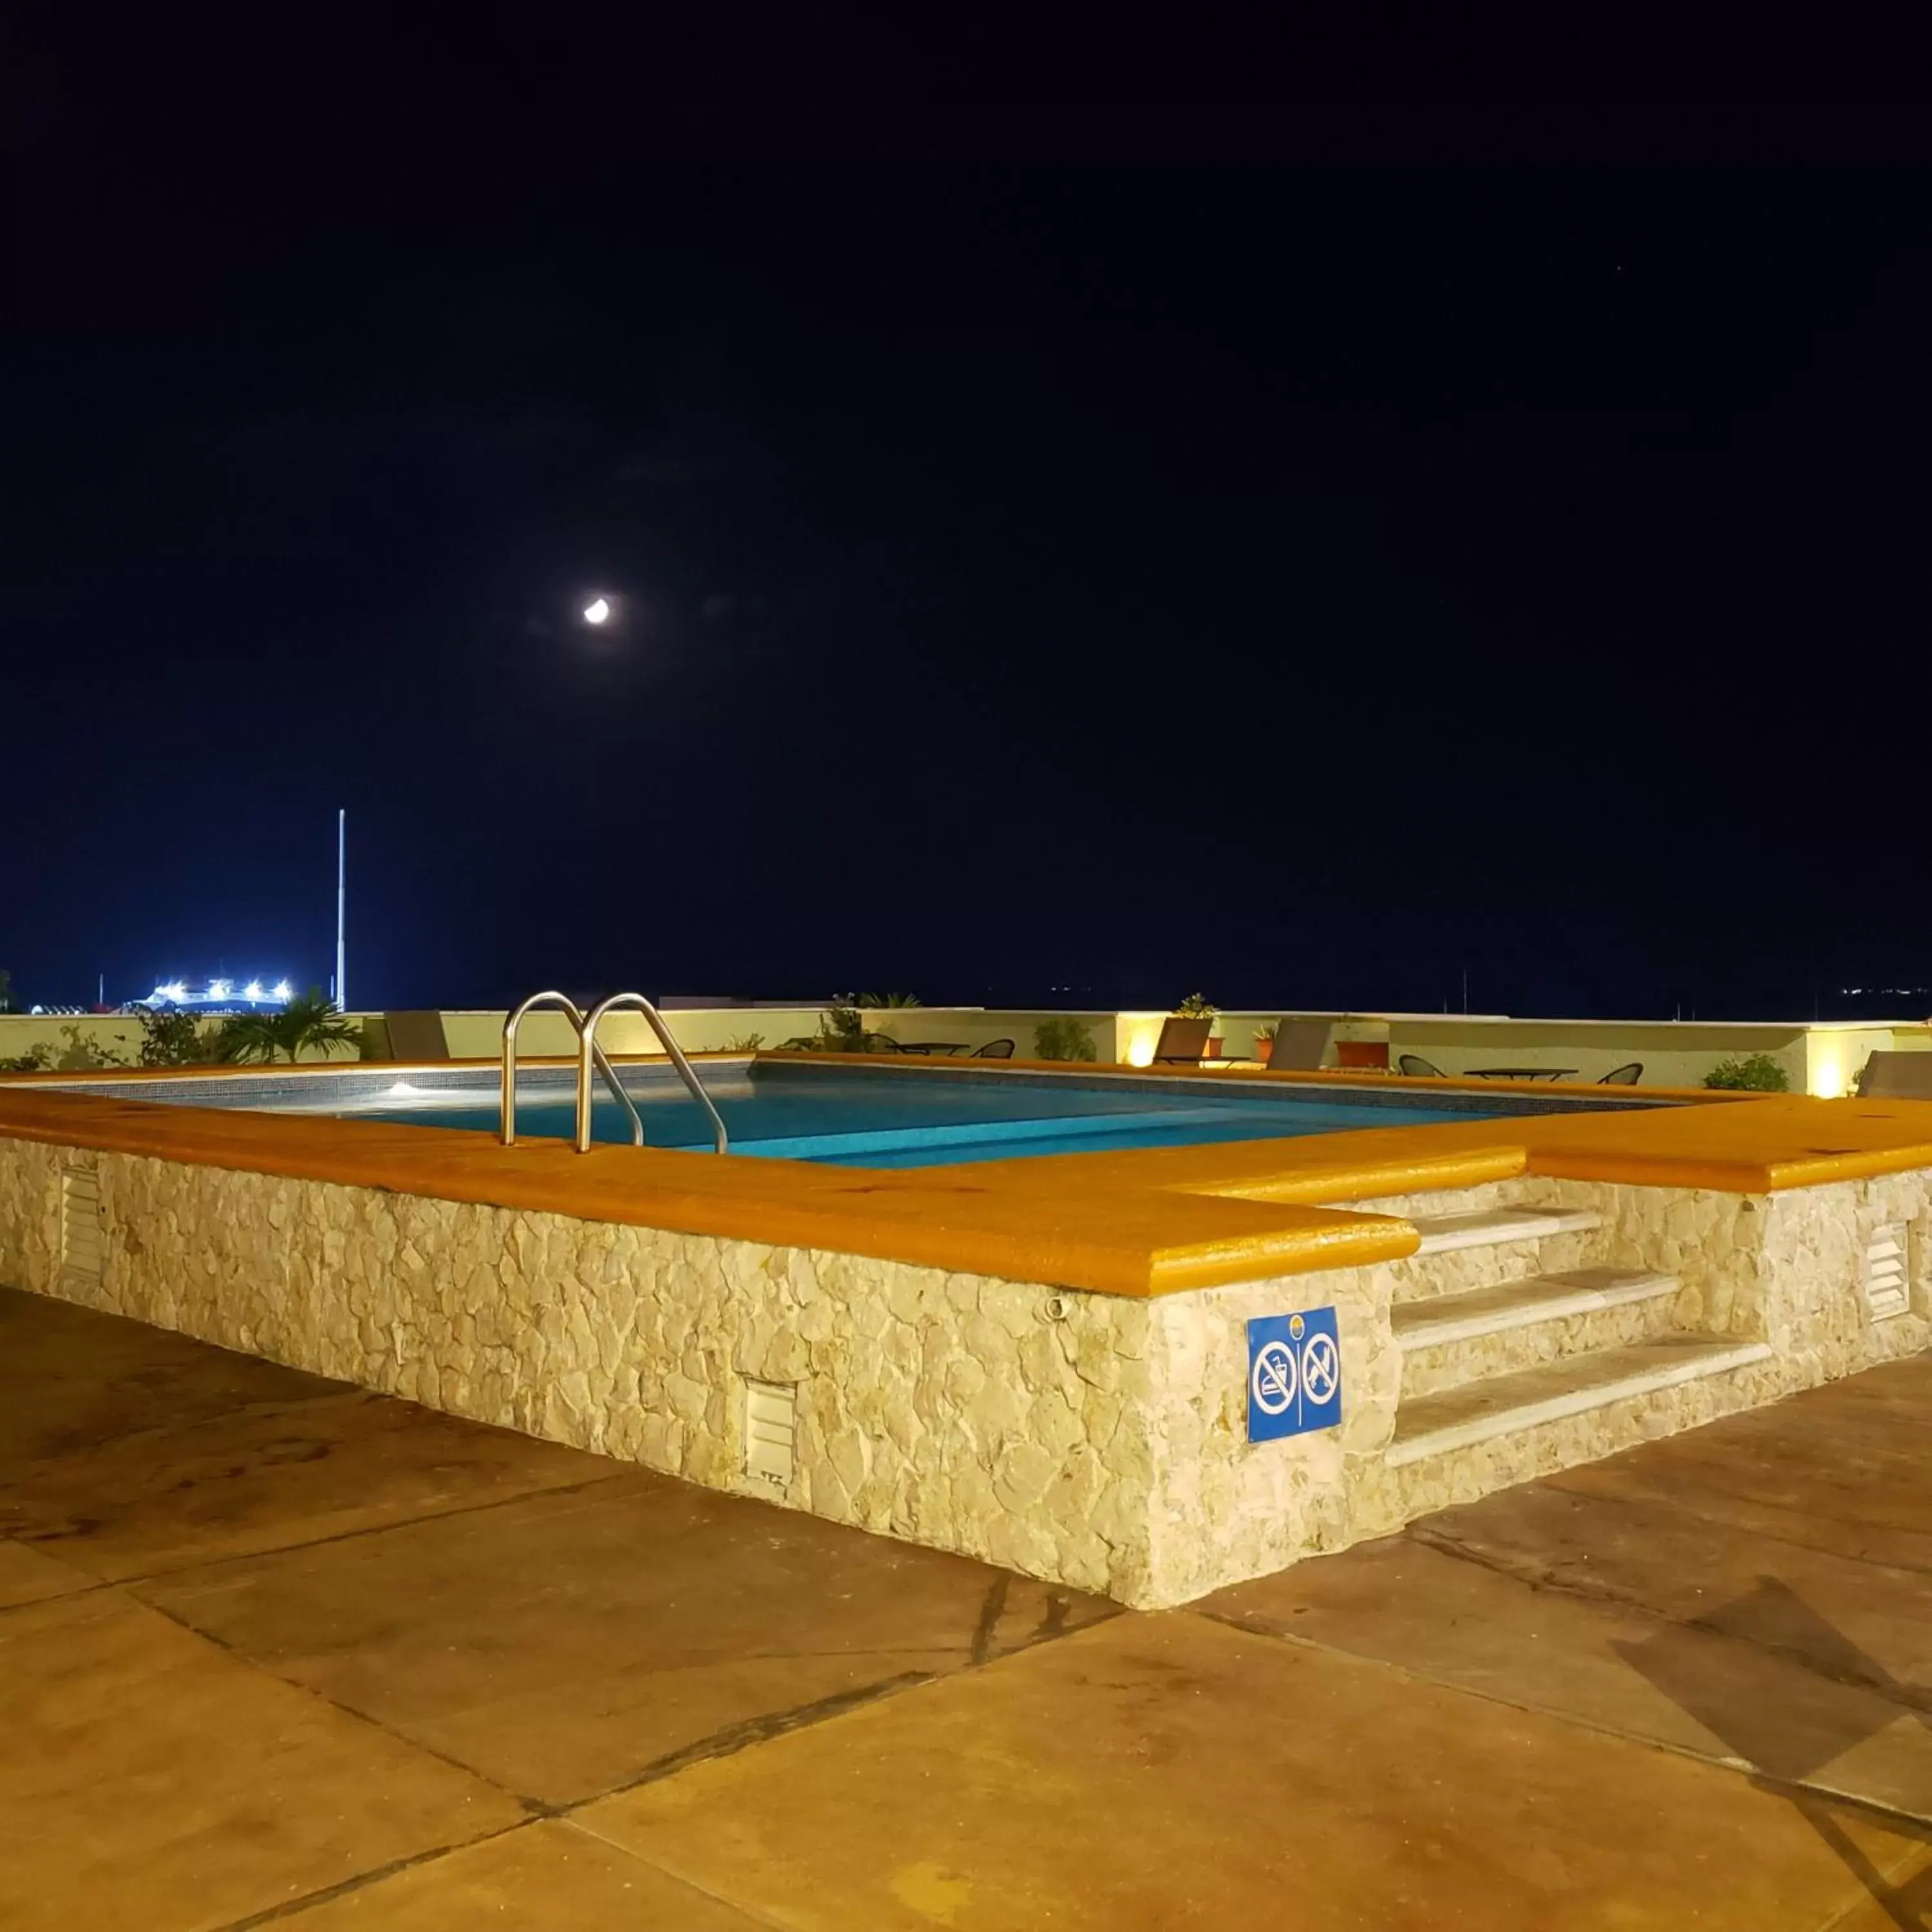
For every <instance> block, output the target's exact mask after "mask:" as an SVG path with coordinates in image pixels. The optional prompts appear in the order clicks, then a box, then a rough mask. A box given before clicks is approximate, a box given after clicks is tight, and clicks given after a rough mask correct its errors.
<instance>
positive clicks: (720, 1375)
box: [0, 1139, 1932, 1606]
mask: <svg viewBox="0 0 1932 1932" xmlns="http://www.w3.org/2000/svg"><path fill="white" fill-rule="evenodd" d="M74 1177H79V1178H80V1183H81V1185H80V1193H79V1197H78V1198H80V1199H83V1202H84V1204H85V1205H84V1210H83V1211H84V1212H85V1214H87V1215H89V1216H92V1215H95V1214H97V1213H98V1230H99V1236H100V1239H99V1242H98V1250H97V1252H98V1257H99V1260H98V1267H97V1268H75V1267H71V1266H65V1265H63V1250H62V1239H63V1237H62V1198H63V1190H64V1188H66V1189H68V1190H69V1191H70V1193H71V1192H72V1191H73V1188H74ZM97 1195H98V1210H97V1209H96V1208H95V1205H94V1203H95V1199H96V1198H97ZM1517 1201H1521V1202H1531V1203H1534V1204H1535V1205H1568V1206H1577V1207H1585V1206H1587V1207H1591V1208H1596V1209H1598V1211H1600V1213H1601V1214H1602V1216H1603V1224H1602V1226H1601V1227H1600V1228H1598V1229H1596V1230H1595V1231H1593V1235H1592V1242H1593V1246H1592V1252H1591V1253H1590V1255H1589V1259H1592V1260H1601V1261H1606V1262H1616V1263H1622V1264H1626V1265H1634V1266H1643V1267H1650V1268H1669V1269H1672V1270H1674V1271H1676V1272H1677V1273H1679V1275H1680V1276H1681V1277H1682V1283H1683V1286H1682V1290H1681V1292H1680V1293H1679V1297H1678V1306H1677V1307H1676V1310H1674V1311H1673V1314H1674V1317H1675V1320H1676V1325H1679V1326H1682V1327H1683V1328H1689V1329H1696V1330H1701V1331H1706V1332H1712V1333H1716V1334H1728V1335H1733V1336H1736V1337H1739V1338H1740V1339H1750V1340H1764V1341H1766V1342H1768V1343H1769V1344H1770V1345H1771V1346H1772V1350H1773V1355H1772V1358H1770V1359H1769V1361H1765V1362H1763V1363H1762V1364H1759V1365H1757V1367H1754V1368H1753V1369H1752V1370H1751V1371H1750V1373H1749V1374H1748V1376H1742V1377H1739V1378H1734V1379H1733V1380H1732V1381H1731V1382H1730V1383H1728V1384H1727V1385H1726V1387H1725V1388H1723V1389H1720V1388H1718V1387H1717V1386H1716V1385H1715V1383H1706V1384H1700V1385H1697V1386H1696V1387H1695V1388H1694V1389H1693V1390H1691V1391H1687V1392H1686V1393H1685V1394H1682V1396H1681V1397H1678V1396H1676V1395H1674V1394H1673V1397H1671V1399H1670V1400H1668V1401H1666V1402H1663V1403H1660V1404H1658V1406H1655V1409H1653V1410H1650V1411H1647V1412H1646V1414H1645V1415H1644V1416H1643V1418H1640V1421H1641V1424H1642V1427H1643V1429H1644V1430H1646V1431H1647V1432H1649V1433H1664V1432H1665V1431H1667V1430H1669V1429H1672V1428H1676V1427H1685V1426H1688V1424H1691V1423H1693V1422H1695V1421H1702V1420H1706V1419H1708V1418H1709V1416H1710V1415H1715V1414H1717V1413H1719V1412H1722V1409H1723V1408H1724V1406H1727V1405H1728V1406H1733V1407H1735V1406H1739V1405H1745V1406H1748V1405H1749V1404H1751V1403H1756V1402H1760V1401H1765V1400H1772V1399H1774V1398H1775V1397H1776V1396H1778V1395H1780V1394H1786V1393H1789V1392H1790V1391H1792V1390H1794V1389H1796V1388H1805V1387H1808V1386H1811V1385H1813V1384H1814V1383H1816V1382H1822V1381H1824V1380H1826V1379H1829V1378H1831V1377H1833V1376H1841V1375H1843V1374H1845V1373H1849V1371H1851V1370H1854V1369H1856V1368H1858V1367H1864V1366H1867V1365H1868V1364H1871V1363H1873V1362H1876V1361H1882V1360H1885V1359H1887V1358H1888V1357H1890V1356H1891V1355H1897V1354H1899V1353H1902V1352H1906V1351H1907V1350H1909V1349H1918V1348H1922V1347H1924V1346H1927V1343H1928V1341H1932V1320H1928V1311H1927V1305H1926V1294H1925V1286H1924V1283H1925V1262H1924V1232H1925V1230H1926V1229H1927V1226H1932V1222H1928V1219H1927V1217H1928V1211H1929V1210H1932V1175H1927V1174H1923V1173H1921V1174H1913V1175H1900V1176H1894V1177H1891V1178H1887V1179H1885V1180H1880V1181H1863V1182H1857V1183H1847V1184H1838V1185H1834V1186H1832V1187H1820V1188H1817V1189H1811V1190H1802V1191H1799V1192H1793V1193H1780V1194H1777V1195H1770V1196H1732V1195H1720V1194H1714V1193H1703V1192H1697V1191H1691V1190H1666V1189H1659V1188H1637V1187H1612V1186H1607V1185H1603V1184H1594V1183H1592V1184H1583V1183H1574V1184H1573V1183H1551V1182H1548V1181H1543V1182H1539V1183H1535V1184H1528V1183H1521V1184H1519V1183H1510V1184H1502V1186H1501V1187H1499V1188H1496V1189H1490V1190H1468V1191H1466V1193H1465V1194H1463V1195H1457V1196H1448V1195H1444V1196H1429V1197H1418V1198H1416V1199H1413V1200H1412V1201H1410V1202H1406V1203H1405V1204H1404V1205H1406V1206H1408V1207H1409V1208H1411V1209H1412V1211H1415V1212H1417V1213H1424V1212H1428V1213H1446V1212H1455V1211H1466V1210H1468V1209H1469V1208H1478V1207H1488V1206H1493V1205H1503V1204H1505V1202H1517ZM1900 1224H1905V1225H1909V1226H1910V1227H1912V1229H1913V1230H1914V1233H1913V1237H1912V1238H1913V1241H1914V1244H1915V1256H1914V1264H1913V1270H1912V1281H1913V1284H1914V1286H1913V1289H1912V1295H1913V1301H1912V1307H1911V1308H1910V1310H1909V1312H1908V1313H1905V1314H1903V1315H1901V1316H1897V1317H1896V1318H1894V1319H1891V1320H1889V1321H1885V1322H1878V1321H1875V1320H1873V1318H1872V1314H1871V1311H1870V1307H1869V1305H1868V1304H1867V1299H1866V1297H1865V1295H1864V1284H1863V1269H1864V1254H1865V1250H1866V1248H1867V1246H1868V1245H1869V1242H1870V1236H1871V1235H1872V1233H1873V1232H1874V1231H1876V1229H1879V1228H1880V1227H1886V1226H1898V1225H1900ZM70 1238H71V1237H70ZM1540 1260H1541V1265H1545V1266H1548V1265H1553V1263H1552V1262H1551V1260H1550V1257H1549V1256H1542V1257H1541V1258H1540ZM1436 1262H1440V1263H1441V1264H1442V1266H1443V1268H1444V1269H1445V1270H1446V1271H1447V1272H1445V1273H1443V1274H1442V1275H1441V1277H1440V1278H1439V1279H1437V1278H1435V1277H1432V1276H1431V1274H1430V1272H1429V1270H1430V1265H1432V1264H1433V1263H1436ZM1471 1265H1472V1264H1471V1263H1470V1262H1469V1261H1468V1260H1467V1259H1466V1254H1465V1253H1463V1252H1460V1251H1458V1252H1452V1253H1449V1254H1446V1255H1444V1256H1440V1257H1430V1258H1428V1259H1427V1261H1426V1262H1416V1261H1415V1260H1411V1261H1409V1262H1399V1263H1393V1264H1381V1265H1376V1266H1373V1267H1368V1268H1350V1269H1338V1270H1331V1271H1325V1272H1322V1273H1319V1274H1301V1275H1295V1276H1289V1277H1281V1278H1278V1279H1274V1280H1259V1281H1254V1282H1248V1283H1241V1284H1238V1285H1236V1286H1231V1287H1224V1288H1218V1289H1206V1290H1202V1291H1198V1292H1193V1293H1190V1294H1184V1295H1169V1296H1166V1297H1163V1298H1158V1299H1156V1300H1152V1301H1141V1300H1136V1299H1133V1298H1122V1297H1115V1296H1107V1295H1093V1294H1087V1293H1082V1292H1073V1291H1069V1290H1065V1289H1056V1288H1055V1287H1053V1286H1050V1285H1048V1284H1043V1283H1025V1282H1014V1281H1007V1280H996V1279H993V1278H990V1277H983V1276H977V1275H970V1274H951V1273H948V1272H947V1271H944V1270H941V1269H937V1268H927V1267H916V1266H912V1265H907V1264H903V1263H898V1262H887V1261H882V1260H875V1259H866V1258H863V1257H859V1256H851V1255H845V1254H838V1253H826V1252H820V1251H814V1250H805V1249H799V1248H777V1247H763V1246H760V1245H758V1244H754V1243H751V1242H746V1241H728V1240H721V1239H714V1238H701V1237H697V1236H689V1235H679V1234H676V1233H673V1232H666V1231H661V1230H655V1229H643V1228H635V1227H630V1226H615V1225H611V1224H608V1223H589V1222H583V1221H577V1220H571V1219H569V1218H568V1217H562V1216H559V1215H554V1214H534V1213H525V1212H520V1211H511V1210H508V1209H504V1208H491V1207H487V1206H481V1205H470V1204H464V1203H458V1202H444V1201H437V1200H431V1199H421V1198H417V1197H415V1196H408V1195H403V1194H398V1193H389V1192H384V1191H381V1190H374V1189H366V1188H357V1187H342V1186H338V1185H335V1184H329V1183H323V1182H319V1181H305V1180H300V1179H292V1178H279V1177H276V1176H272V1175H261V1174H254V1173H245V1172H230V1171H228V1170H225V1169H216V1168H212V1167H201V1166H189V1165H186V1164H184V1163H175V1162H169V1161H163V1160H151V1159H148V1158H145V1157H136V1156H133V1155H124V1154H106V1153H96V1152H93V1151H86V1150H78V1149H65V1148H55V1147H51V1146H46V1145H40V1144H38V1143H33V1142H20V1141H13V1140H6V1139H0V1282H4V1283H7V1284H8V1285H9V1286H14V1287H18V1288H24V1289H31V1290H34V1291H36V1292H40V1293H43V1294H47V1295H59V1296H62V1297H64V1298H68V1299H70V1300H74V1301H81V1302H83V1303H85V1304H88V1305H90V1306H93V1307H99V1308H102V1309H105V1310H110V1311H112V1312H114V1313H119V1314H122V1315H126V1316H133V1317H134V1318H136V1319H139V1320H142V1321H145V1322H153V1323H154V1324H156V1325H160V1326H162V1327H165V1328H174V1329H177V1330H179V1331H182V1332H184V1333H186V1334H191V1335H194V1336H196V1337H200V1338H201V1339H202V1340H207V1341H210V1342H213V1343H219V1344H221V1345H223V1346H226V1347H229V1348H234V1349H242V1350H245V1351H247V1352H250V1353H252V1354H257V1355H263V1356H266V1357H268V1358H271V1359H272V1360H275V1361H283V1362H287V1363H289V1364H292V1365H293V1366H296V1367H301V1368H305V1369H308V1370H314V1371H315V1372H317V1373H321V1374H324V1375H329V1376H338V1377H341V1378H343V1379H346V1380H349V1381H351V1382H357V1383H359V1384H361V1385H363V1386H365V1387H368V1388H375V1389H380V1390H383V1391H389V1392H391V1393H393V1394H398V1395H401V1396H404V1397H410V1398H413V1399H414V1400H418V1401H420V1402H423V1403H427V1404H429V1405H431V1406H434V1407H436V1408H439V1409H445V1410H447V1411H449V1412H452V1413H454V1414H458V1415H466V1416H469V1417H472V1418H475V1419H477V1420H478V1421H484V1422H488V1423H493V1424H500V1425H502V1426H505V1427H511V1428H514V1429H518V1430H523V1431H525V1432H526V1433H531V1434H534V1435H539V1436H547V1437H551V1438H554V1439H557V1440H559V1441H562V1442H570V1443H572V1444H575V1445H578V1446H580V1447H582V1448H586V1449H589V1450H592V1451H598V1452H601V1453H602V1454H607V1455H611V1456H616V1457H624V1458H627V1459H629V1460H634V1461H636V1462H638V1463H643V1464H645V1465H646V1466H649V1467H651V1468H653V1469H660V1470H662V1471H664V1472H667V1473H669V1474H670V1475H676V1476H679V1477H681V1478H685V1479H686V1480H688V1481H694V1482H699V1483H703V1484H706V1485H708V1486H709V1487H714V1488H717V1489H721V1490H730V1491H735V1492H736V1493H741V1494H746V1495H754V1496H762V1497H765V1498H767V1499H770V1500H772V1501H774V1502H781V1503H784V1504H787V1505H790V1506H792V1507H794V1508H802V1509H806V1510H809V1511H811V1512H813V1513H814V1514H817V1515H821V1516H824V1517H829V1518H830V1519H832V1520H835V1521H838V1522H844V1523H852V1524H854V1525H856V1526H859V1527H861V1528H863V1529H869V1530H873V1531H876V1532H880V1533H882V1534H885V1535H894V1536H898V1537H902V1538H907V1539H909V1540H912V1541H918V1542H921V1543H926V1544H933V1545H935V1546H937V1547H941V1548H944V1549H949V1550H956V1551H959V1552H960V1553H963V1554H966V1555H968V1556H977V1557H982V1558H985V1559H988V1560H989V1561H992V1562H996V1563H999V1564H1002V1565H1007V1566H1009V1567H1010V1568H1015V1569H1018V1570H1021V1571H1026V1572H1028V1573H1030V1574H1034V1575H1036V1576H1039V1577H1045V1578H1047V1579H1049V1580H1053V1581H1057V1582H1060V1583H1066V1584H1068V1585H1070V1586H1076V1587H1079V1588H1082V1589H1093V1590H1097V1591H1103V1592H1106V1593H1108V1594H1109V1595H1112V1596H1114V1597H1116V1598H1119V1599H1121V1601H1125V1602H1128V1603H1131V1604H1139V1605H1148V1606H1154V1605H1161V1604H1174V1603H1178V1602H1182V1601H1187V1600H1188V1599H1190V1598H1193V1597H1195V1596H1196V1595H1200V1594H1201V1593H1202V1592H1205V1591H1207V1590H1209V1589H1213V1588H1214V1587H1216V1586H1217V1585H1220V1584H1221V1583H1226V1582H1229V1581H1232V1580H1235V1579H1236V1578H1238V1577H1246V1576H1251V1575H1255V1574H1260V1573H1262V1572H1265V1571H1270V1570H1274V1569H1277V1568H1280V1567H1282V1566H1283V1565H1286V1564H1288V1563H1290V1562H1294V1561H1295V1560H1296V1559H1298V1558H1299V1557H1301V1556H1306V1555H1309V1554H1311V1553H1315V1552H1317V1551H1321V1550H1336V1549H1340V1548H1342V1547H1345V1546H1346V1544H1349V1543H1351V1542H1352V1541H1357V1540H1358V1539H1359V1538H1361V1537H1363V1536H1364V1535H1376V1534H1381V1533H1383V1532H1386V1531H1387V1530H1388V1529H1393V1528H1394V1527H1396V1526H1397V1525H1398V1524H1399V1523H1400V1522H1401V1521H1403V1520H1406V1519H1407V1517H1410V1516H1412V1515H1414V1514H1418V1513H1419V1512H1421V1511H1424V1510H1426V1509H1428V1508H1436V1507H1439V1506H1440V1505H1442V1504H1443V1503H1445V1502H1448V1501H1451V1500H1454V1499H1459V1498H1460V1497H1462V1496H1466V1495H1474V1494H1480V1493H1483V1491H1484V1490H1486V1489H1487V1488H1490V1487H1496V1485H1497V1484H1499V1483H1501V1482H1504V1481H1517V1480H1521V1479H1522V1478H1523V1476H1525V1475H1531V1474H1535V1473H1539V1472H1541V1470H1542V1469H1544V1468H1545V1467H1557V1466H1564V1465H1565V1463H1569V1462H1574V1461H1576V1460H1586V1459H1587V1458H1588V1457H1590V1456H1592V1455H1594V1454H1604V1453H1609V1451H1610V1449H1612V1448H1619V1447H1622V1446H1624V1445H1625V1442H1628V1441H1629V1440H1631V1439H1634V1438H1633V1437H1632V1436H1631V1435H1630V1434H1629V1433H1628V1427H1629V1426H1630V1422H1631V1418H1619V1417H1617V1416H1615V1415H1611V1414H1610V1413H1608V1412H1599V1413H1598V1414H1596V1415H1594V1416H1591V1417H1578V1418H1573V1419H1572V1420H1571V1421H1568V1422H1566V1423H1565V1424H1562V1425H1560V1427H1559V1429H1557V1430H1554V1431H1547V1432H1544V1433H1543V1434H1542V1435H1541V1436H1537V1437H1536V1438H1535V1439H1534V1440H1532V1439H1510V1440H1508V1441H1505V1442H1495V1443H1490V1444H1484V1445H1477V1446H1475V1447H1474V1448H1471V1449H1469V1450H1468V1451H1466V1452H1462V1451H1459V1452H1457V1456H1456V1457H1455V1458H1454V1460H1453V1463H1451V1464H1447V1465H1444V1466H1433V1465H1427V1464H1412V1465H1409V1466H1406V1467H1404V1468H1403V1469H1400V1470H1391V1469H1390V1468H1389V1467H1388V1465H1387V1463H1386V1460H1385V1451H1386V1450H1387V1448H1388V1445H1389V1443H1390V1442H1391V1437H1392V1436H1393V1434H1394V1429H1395V1425H1396V1417H1397V1409H1398V1407H1399V1405H1400V1400H1401V1394H1402V1391H1401V1386H1400V1385H1401V1376H1402V1365H1401V1354H1400V1350H1399V1349H1397V1347H1396V1346H1395V1345H1394V1339H1393V1334H1392V1331H1391V1322H1390V1310H1391V1304H1392V1301H1393V1300H1394V1298H1395V1297H1396V1295H1397V1293H1398V1292H1399V1291H1401V1292H1442V1291H1443V1290H1445V1289H1450V1290H1453V1289H1455V1288H1457V1287H1461V1286H1469V1285H1472V1284H1471V1283H1469V1282H1468V1281H1467V1280H1466V1279H1465V1275H1466V1272H1467V1271H1468V1269H1469V1268H1470V1266H1471ZM1329 1306H1332V1307H1334V1309H1335V1310H1336V1311H1337V1319H1338V1329H1339V1334H1340V1343H1341V1353H1342V1365H1343V1390H1344V1403H1343V1421H1342V1423H1341V1424H1340V1427H1337V1428H1336V1429H1334V1430H1327V1431H1322V1432H1317V1433H1310V1434H1308V1435H1305V1436H1298V1437H1295V1438H1292V1439H1289V1440H1287V1441H1285V1442H1274V1443H1268V1444H1262V1445H1251V1444H1250V1442H1248V1441H1247V1410H1246V1405H1247V1373H1248V1362H1247V1335H1246V1327H1245V1325H1246V1323H1247V1321H1248V1319H1250V1317H1252V1316H1262V1315H1280V1314H1284V1313H1291V1312H1292V1311H1294V1310H1298V1309H1310V1308H1317V1307H1329ZM748 1379H755V1380H756V1381H757V1382H760V1383H764V1384H769V1385H776V1386H778V1388H781V1389H785V1390H790V1391H794V1392H795V1397H796V1434H795V1439H794V1442H793V1455H792V1466H791V1472H790V1478H789V1480H788V1481H787V1482H785V1483H784V1484H783V1486H782V1487H774V1486H773V1484H772V1483H771V1482H770V1481H768V1480H767V1479H766V1478H764V1477H763V1476H760V1475H754V1474H752V1473H750V1472H748V1468H747V1446H748V1445H747V1415H746V1402H747V1382H748ZM1646 1400H1648V1399H1646ZM1619 1431H1623V1432H1624V1433H1622V1434H1620V1433H1619Z"/></svg>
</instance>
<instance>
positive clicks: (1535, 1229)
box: [1412, 1208, 1603, 1255]
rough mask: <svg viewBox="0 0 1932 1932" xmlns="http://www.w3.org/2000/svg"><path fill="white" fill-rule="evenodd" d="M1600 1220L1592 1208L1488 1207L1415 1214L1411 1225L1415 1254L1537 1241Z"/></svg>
mask: <svg viewBox="0 0 1932 1932" xmlns="http://www.w3.org/2000/svg"><path fill="white" fill-rule="evenodd" d="M1601 1220H1603V1217H1602V1216H1601V1214H1598V1212H1597V1211H1596V1210H1595V1208H1486V1209H1484V1211H1483V1212H1482V1213H1481V1214H1418V1215H1416V1216H1415V1217H1413V1219H1412V1226H1414V1227H1415V1231H1416V1232H1417V1233H1418V1234H1419V1235H1421V1237H1422V1246H1421V1247H1420V1248H1419V1249H1418V1250H1417V1253H1419V1254H1424V1255H1441V1254H1447V1253H1449V1252H1450V1250H1451V1249H1454V1248H1490V1247H1502V1246H1504V1245H1505V1244H1508V1243H1511V1242H1515V1241H1543V1240H1545V1239H1547V1238H1548V1237H1549V1236H1550V1235H1577V1234H1582V1233H1584V1232H1587V1231H1588V1230H1589V1229H1592V1228H1594V1227H1595V1226H1598V1223H1600V1222H1601Z"/></svg>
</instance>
